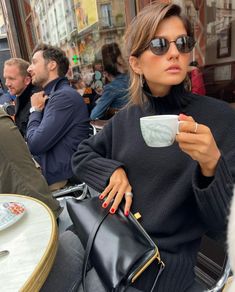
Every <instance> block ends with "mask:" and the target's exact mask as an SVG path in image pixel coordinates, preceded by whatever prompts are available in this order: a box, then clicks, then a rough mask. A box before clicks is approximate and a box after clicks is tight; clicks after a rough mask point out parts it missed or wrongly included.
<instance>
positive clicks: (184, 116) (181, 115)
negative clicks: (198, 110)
mask: <svg viewBox="0 0 235 292" xmlns="http://www.w3.org/2000/svg"><path fill="white" fill-rule="evenodd" d="M179 117H180V119H183V120H184V119H185V118H187V116H186V115H185V114H180V115H179Z"/></svg>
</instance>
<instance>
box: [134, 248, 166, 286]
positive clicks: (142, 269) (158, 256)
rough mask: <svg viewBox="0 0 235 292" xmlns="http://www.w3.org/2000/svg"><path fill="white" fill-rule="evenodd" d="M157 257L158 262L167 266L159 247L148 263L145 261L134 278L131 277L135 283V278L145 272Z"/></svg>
mask: <svg viewBox="0 0 235 292" xmlns="http://www.w3.org/2000/svg"><path fill="white" fill-rule="evenodd" d="M156 259H157V261H158V264H160V265H162V267H165V264H164V263H163V262H162V261H161V258H160V253H159V252H158V249H157V250H156V253H155V254H154V255H153V257H152V258H151V259H150V260H149V261H148V262H147V263H145V264H144V265H143V267H142V268H141V269H140V270H139V271H138V272H137V273H136V274H135V275H134V276H133V278H132V279H131V282H132V283H134V282H135V280H136V279H137V278H138V277H139V276H140V275H141V274H142V273H143V271H144V270H146V268H147V267H148V266H149V265H151V263H152V262H153V261H154V260H156Z"/></svg>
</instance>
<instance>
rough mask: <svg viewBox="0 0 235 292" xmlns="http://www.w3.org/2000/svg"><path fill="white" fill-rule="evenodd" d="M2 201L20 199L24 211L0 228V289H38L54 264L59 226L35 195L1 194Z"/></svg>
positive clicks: (23, 291) (33, 291)
mask: <svg viewBox="0 0 235 292" xmlns="http://www.w3.org/2000/svg"><path fill="white" fill-rule="evenodd" d="M0 202H19V203H22V204H24V206H25V209H26V211H25V214H24V215H23V216H22V218H20V219H19V220H18V221H17V222H15V223H14V224H13V225H11V226H9V227H7V228H5V229H4V230H0V251H2V250H8V251H9V254H8V255H3V256H0V291H3V292H13V291H14V292H16V291H22V292H26V291H27V292H28V291H32V292H36V291H39V290H40V288H41V287H42V285H43V283H44V282H45V280H46V278H47V276H48V274H49V272H50V269H51V267H52V265H53V262H54V259H55V255H56V251H57V242H58V230H57V224H56V221H55V217H54V215H53V213H52V211H51V210H50V209H49V208H48V207H47V206H46V205H45V204H44V203H43V202H40V201H39V200H37V199H34V198H32V197H26V196H21V195H12V194H0Z"/></svg>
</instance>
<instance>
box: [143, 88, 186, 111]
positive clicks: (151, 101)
mask: <svg viewBox="0 0 235 292" xmlns="http://www.w3.org/2000/svg"><path fill="white" fill-rule="evenodd" d="M143 94H144V95H145V96H146V97H147V100H148V101H147V102H145V109H146V110H147V111H148V112H151V113H152V114H179V113H182V112H184V108H185V107H186V106H187V105H188V103H189V101H190V93H189V92H187V91H186V90H185V88H184V84H183V83H181V84H179V85H174V86H172V88H171V90H170V92H169V94H167V95H166V96H154V95H152V93H151V92H150V89H149V87H148V86H147V84H145V85H144V87H143Z"/></svg>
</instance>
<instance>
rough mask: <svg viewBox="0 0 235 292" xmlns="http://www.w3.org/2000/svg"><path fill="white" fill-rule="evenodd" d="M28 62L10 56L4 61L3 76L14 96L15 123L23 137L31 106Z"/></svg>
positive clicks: (31, 86)
mask: <svg viewBox="0 0 235 292" xmlns="http://www.w3.org/2000/svg"><path fill="white" fill-rule="evenodd" d="M28 67H29V63H28V62H27V61H25V60H23V59H21V58H11V59H9V60H7V61H6V62H5V63H4V69H3V76H4V78H5V80H6V86H7V88H8V90H9V93H10V95H12V96H16V98H15V100H14V103H15V123H16V125H17V127H18V129H19V130H20V132H21V134H22V136H23V137H25V134H26V133H25V132H26V127H27V123H28V119H29V109H30V106H31V103H30V97H31V95H32V94H33V90H34V86H33V85H32V84H31V77H30V75H29V73H28V72H27V69H28Z"/></svg>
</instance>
